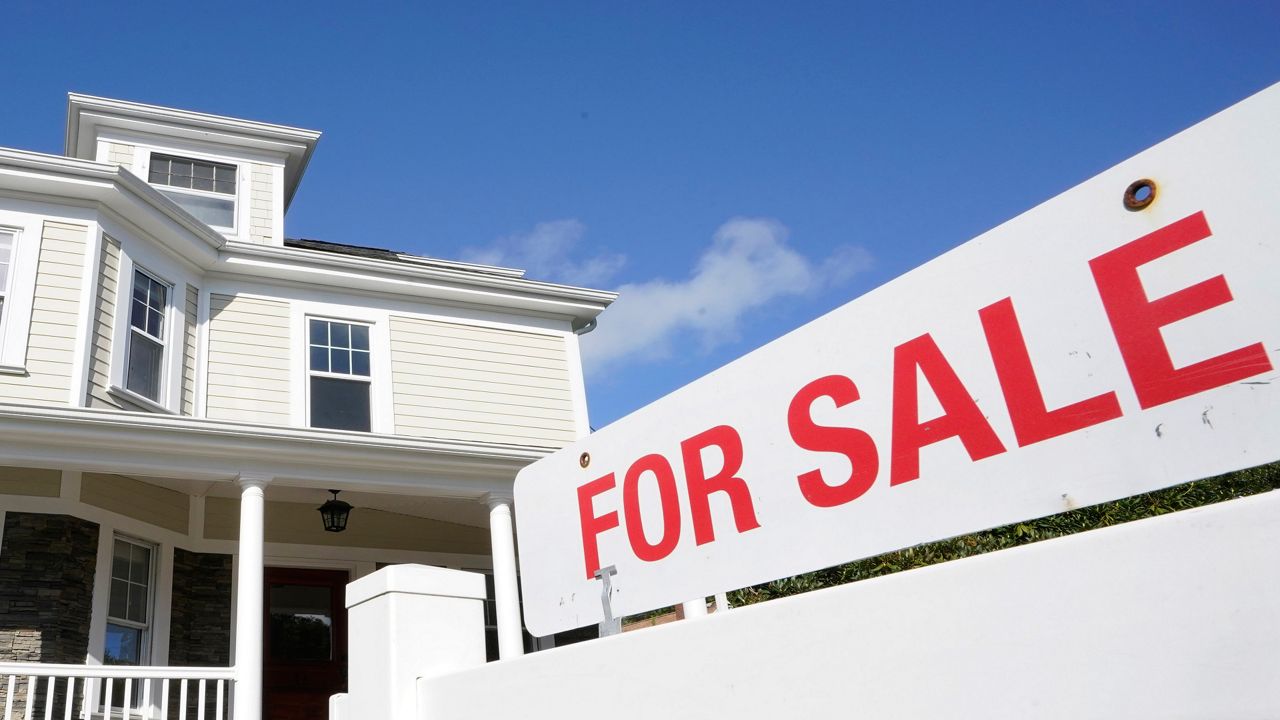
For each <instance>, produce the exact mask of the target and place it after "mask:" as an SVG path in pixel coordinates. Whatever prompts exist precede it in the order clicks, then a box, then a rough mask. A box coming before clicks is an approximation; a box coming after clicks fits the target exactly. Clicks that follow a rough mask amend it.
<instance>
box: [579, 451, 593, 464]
mask: <svg viewBox="0 0 1280 720" xmlns="http://www.w3.org/2000/svg"><path fill="white" fill-rule="evenodd" d="M578 464H579V465H581V466H582V467H584V468H585V467H586V466H588V465H590V464H591V453H582V455H581V456H579V457H578Z"/></svg>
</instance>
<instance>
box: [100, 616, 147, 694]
mask: <svg viewBox="0 0 1280 720" xmlns="http://www.w3.org/2000/svg"><path fill="white" fill-rule="evenodd" d="M106 650H107V653H106V655H107V656H106V658H105V661H104V664H106V665H139V664H141V663H142V631H141V630H139V629H137V628H127V627H121V626H120V625H114V624H112V623H107V646H106ZM121 687H122V685H120V684H119V683H117V684H116V688H117V689H118V688H121Z"/></svg>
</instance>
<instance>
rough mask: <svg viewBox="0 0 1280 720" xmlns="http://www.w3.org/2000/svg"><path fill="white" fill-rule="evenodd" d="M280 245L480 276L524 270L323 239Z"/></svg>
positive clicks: (288, 240)
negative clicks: (478, 274) (479, 274)
mask: <svg viewBox="0 0 1280 720" xmlns="http://www.w3.org/2000/svg"><path fill="white" fill-rule="evenodd" d="M284 246H285V247H290V248H298V249H301V250H316V251H319V252H326V253H334V254H336V255H349V256H351V257H359V258H368V259H371V260H389V261H391V262H398V263H408V264H411V265H427V266H432V267H438V268H446V269H449V270H463V271H467V272H474V273H481V274H484V275H498V276H501V277H511V278H522V277H524V270H520V269H518V268H508V267H500V266H498V265H481V264H478V263H469V262H461V261H457V260H442V259H440V258H433V257H427V256H425V255H411V254H409V253H406V252H401V251H399V250H387V249H385V248H377V247H369V246H366V245H347V244H344V243H335V242H328V241H325V240H310V239H307V238H285V241H284Z"/></svg>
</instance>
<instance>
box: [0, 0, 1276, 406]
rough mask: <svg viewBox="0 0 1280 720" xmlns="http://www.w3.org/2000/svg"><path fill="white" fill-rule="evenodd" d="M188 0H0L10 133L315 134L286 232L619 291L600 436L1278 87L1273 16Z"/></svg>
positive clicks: (1229, 8) (591, 347)
mask: <svg viewBox="0 0 1280 720" xmlns="http://www.w3.org/2000/svg"><path fill="white" fill-rule="evenodd" d="M184 5H185V4H182V3H164V4H156V5H153V6H148V5H147V4H145V3H129V4H127V5H123V4H122V5H121V6H120V7H112V6H109V5H108V4H107V3H99V4H90V3H84V4H81V3H60V2H52V1H46V2H28V1H27V0H10V1H9V2H7V3H5V4H4V5H3V7H0V17H3V18H4V25H5V28H6V33H5V50H4V65H5V72H4V75H3V77H4V83H3V87H4V89H5V91H6V100H7V105H8V108H7V112H5V113H3V114H0V145H5V146H9V147H19V148H25V149H32V150H40V151H45V152H55V153H60V152H61V151H62V137H63V121H64V115H65V93H66V92H67V91H69V90H75V91H78V92H86V93H93V94H99V95H106V96H110V97H119V98H125V99H130V100H138V101H143V102H149V103H156V104H161V105H170V106H175V107H182V108H189V109H195V110H203V111H208V112H214V113H219V114H225V115H233V116H239V117H247V118H253V119H259V120H266V121H273V122H280V123H286V124H292V125H299V126H303V127H308V128H314V129H318V130H322V131H324V133H325V136H324V138H323V139H322V140H321V143H320V146H319V149H318V151H317V153H316V156H315V158H314V160H313V162H312V164H311V167H310V169H309V171H308V173H307V177H306V179H305V180H304V181H303V184H302V186H301V189H300V190H299V192H298V195H297V197H296V199H295V201H294V204H293V206H292V209H291V211H290V214H289V217H288V220H287V225H286V232H287V234H288V235H290V236H291V237H309V238H316V239H323V240H331V241H335V242H346V243H354V244H363V245H373V246H380V247H389V248H393V249H398V250H405V251H409V252H416V253H421V254H426V255H432V256H437V257H448V258H472V259H487V260H494V261H499V262H505V263H509V264H515V265H522V264H523V265H524V266H526V267H528V268H529V269H530V276H531V277H535V278H540V279H549V280H555V281H560V282H569V283H583V284H588V285H593V286H598V287H605V288H618V289H621V290H622V291H623V293H624V295H623V300H620V301H619V303H618V304H617V306H616V307H615V308H614V309H611V310H610V311H609V312H607V313H606V314H605V315H604V316H603V317H602V318H601V328H600V329H599V330H597V331H596V332H595V333H593V334H592V335H590V336H587V337H586V338H584V341H583V344H584V352H585V354H586V359H587V362H588V384H589V386H588V392H589V397H590V401H591V406H592V417H593V424H594V425H596V426H597V427H600V426H602V425H604V424H606V423H608V422H611V421H613V420H615V419H617V418H619V417H621V416H623V415H625V414H627V413H628V412H630V411H632V410H634V409H637V408H639V407H641V406H643V405H645V404H647V403H648V402H651V401H652V400H655V399H657V398H658V397H660V396H662V395H664V394H666V393H668V392H670V391H672V390H674V389H676V388H678V387H680V386H682V385H684V384H685V383H687V382H690V381H692V380H694V379H696V378H697V377H699V376H700V375H702V374H704V373H706V372H707V371H709V370H711V369H714V368H715V367H718V366H720V365H722V364H724V363H725V362H727V361H728V360H731V359H733V358H735V357H737V356H739V355H742V354H743V353H745V352H747V351H749V350H751V349H752V348H755V347H758V346H759V345H761V344H764V343H765V342H768V341H769V340H771V339H773V338H775V337H777V336H779V335H781V334H782V333H784V332H786V331H787V330H790V329H792V328H794V327H796V326H798V325H800V324H803V323H804V322H806V321H808V320H810V319H812V318H814V317H817V316H818V315H820V314H822V313H824V312H826V311H828V310H830V309H832V308H834V307H837V306H839V305H841V304H843V303H845V302H847V301H848V300H851V299H853V298H855V297H857V296H858V295H860V294H862V293H863V292H866V291H867V290H869V289H871V288H873V287H875V286H877V285H880V284H882V283H884V282H886V281H888V280H890V279H892V278H894V277H896V276H898V275H900V274H902V273H904V272H906V271H907V270H909V269H911V268H912V267H914V266H916V265H919V264H920V263H922V262H924V261H926V260H928V259H930V258H932V257H934V256H936V255H938V254H940V253H941V252H943V251H945V250H947V249H949V248H951V247H954V246H955V245H958V244H960V243H961V242H964V241H965V240H967V239H969V238H970V237H973V236H974V235H977V234H979V233H981V232H982V231H984V230H986V229H988V228H990V227H993V226H995V225H997V224H999V223H1000V222H1002V221H1004V220H1007V219H1009V218H1010V217H1013V216H1014V215H1016V214H1018V213H1020V212H1022V211H1023V210H1026V209H1028V208H1030V207H1032V206H1034V205H1036V204H1038V203H1039V202H1041V201H1043V200H1046V199H1048V198H1049V197H1051V196H1053V195H1055V194H1057V193H1059V192H1061V191H1063V190H1066V189H1068V188H1070V187H1071V186H1073V185H1075V184H1077V183H1079V182H1081V181H1083V180H1085V179H1087V178H1088V177H1090V176H1092V175H1093V174H1095V173H1097V172H1099V171H1101V170H1103V169H1105V168H1107V167H1109V166H1111V165H1113V164H1115V163H1116V162H1118V161H1120V160H1123V159H1124V158H1126V157H1128V156H1130V155H1132V154H1134V153H1136V152H1138V151H1140V150H1142V149H1144V148H1146V147H1148V146H1150V145H1152V144H1154V143H1156V142H1158V141H1160V140H1161V139H1163V138H1165V137H1167V136H1169V135H1171V134H1173V133H1175V132H1177V131H1179V130H1181V129H1183V128H1185V127H1187V126H1189V125H1191V124H1193V123H1195V122H1196V121H1198V120H1200V119H1202V118H1204V117H1206V116H1208V115H1210V114H1212V113H1214V112H1216V111H1218V110H1220V109H1223V108H1225V107H1227V106H1228V105H1230V104H1232V103H1234V102H1236V101H1238V100H1240V99H1243V98H1244V97H1246V96H1248V95H1250V94H1252V93H1254V92H1256V91H1258V90H1261V89H1262V88H1264V87H1266V86H1268V85H1270V84H1273V83H1275V82H1280V42H1277V40H1276V39H1277V37H1280V4H1278V3H1276V2H1274V1H1271V2H1213V3H1209V2H1205V3H1178V2H1165V3H1116V2H1105V3H1084V2H1073V3H1059V4H1048V3H1025V2H1016V3H1015V2H1009V3H944V2H938V3H896V2H895V3H889V2H877V3H871V2H841V3H818V2H785V3H784V2H776V3H752V2H735V3H710V2H706V3H700V2H680V3H617V2H592V3H587V2H581V3H579V2H565V3H552V2H541V3H524V2H509V3H461V2H460V3H449V4H444V3H412V4H410V3H405V4H381V3H367V4H360V5H354V4H349V3H324V2H312V3H305V4H301V3H300V4H290V3H283V2H282V3H253V4H244V5H239V4H236V3H216V4H215V3H210V4H206V5H203V6H201V7H200V8H189V7H185V6H184ZM55 49H56V50H55Z"/></svg>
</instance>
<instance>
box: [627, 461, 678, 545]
mask: <svg viewBox="0 0 1280 720" xmlns="http://www.w3.org/2000/svg"><path fill="white" fill-rule="evenodd" d="M645 473H649V474H651V475H653V477H654V479H655V480H657V482H658V497H659V498H660V499H661V500H662V538H661V539H660V540H658V542H657V544H654V545H650V544H649V539H648V538H646V537H645V536H644V523H643V522H641V518H640V478H641V477H642V476H643V475H644V474H645ZM622 512H623V515H624V516H625V517H626V520H627V539H628V540H630V541H631V550H632V551H633V552H634V553H635V554H636V557H638V558H640V559H641V560H644V561H645V562H654V561H655V560H661V559H662V558H664V557H666V556H668V555H670V554H671V551H672V550H675V549H676V543H678V542H680V497H679V494H678V491H677V490H676V474H675V472H673V471H672V470H671V463H669V462H667V459H666V458H664V457H662V456H661V455H657V454H654V455H645V456H644V457H642V458H640V459H639V460H637V461H635V462H634V463H632V464H631V467H630V468H629V469H628V470H627V477H626V479H625V480H623V481H622Z"/></svg>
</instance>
